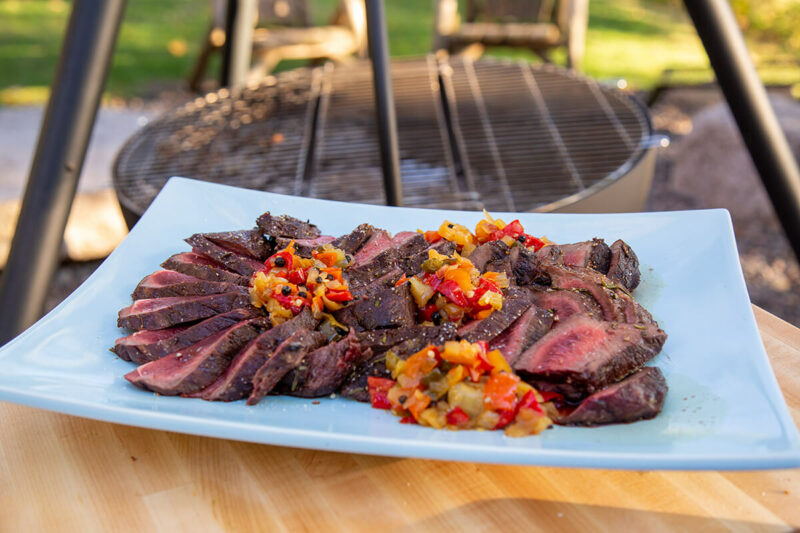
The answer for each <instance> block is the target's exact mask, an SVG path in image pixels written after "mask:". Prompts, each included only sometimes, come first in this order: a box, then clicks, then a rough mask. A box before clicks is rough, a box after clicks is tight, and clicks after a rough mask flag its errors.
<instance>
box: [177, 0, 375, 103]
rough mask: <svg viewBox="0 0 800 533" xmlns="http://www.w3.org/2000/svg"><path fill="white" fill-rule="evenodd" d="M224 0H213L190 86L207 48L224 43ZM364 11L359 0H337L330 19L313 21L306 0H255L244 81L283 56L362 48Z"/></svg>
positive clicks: (344, 55)
mask: <svg viewBox="0 0 800 533" xmlns="http://www.w3.org/2000/svg"><path fill="white" fill-rule="evenodd" d="M225 6H226V3H225V1H224V0H214V1H213V3H212V22H211V27H210V29H209V31H208V33H207V36H206V39H205V41H204V44H203V48H202V50H201V52H200V56H199V57H198V60H197V63H196V64H195V67H194V69H193V71H192V74H191V75H190V77H189V87H190V88H191V89H192V90H193V91H198V90H199V88H200V84H201V82H202V80H203V77H204V76H205V72H206V69H207V67H208V61H209V59H210V57H211V54H213V53H215V52H217V51H220V50H221V49H222V46H223V45H224V44H225V30H224V28H225ZM366 35H367V30H366V14H365V9H364V2H363V0H340V2H339V6H338V8H337V10H336V13H335V14H334V16H333V18H332V20H331V23H330V24H329V25H326V26H312V25H311V17H310V11H309V9H308V3H307V0H258V11H257V17H256V28H255V29H254V30H253V51H252V67H251V69H250V72H249V73H248V75H247V79H248V81H257V80H258V79H260V78H262V77H264V76H266V75H267V74H269V73H270V72H271V71H272V70H273V69H274V68H275V66H277V64H278V63H280V62H281V61H283V60H285V59H312V60H318V59H325V58H327V59H332V60H334V61H346V60H347V59H348V58H349V57H350V56H352V55H353V54H358V55H359V56H361V57H363V56H364V55H365V52H366Z"/></svg>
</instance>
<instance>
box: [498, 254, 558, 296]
mask: <svg viewBox="0 0 800 533" xmlns="http://www.w3.org/2000/svg"><path fill="white" fill-rule="evenodd" d="M511 252H512V253H511V256H510V259H511V273H512V274H513V275H512V276H511V277H512V278H513V279H514V281H515V282H516V283H517V285H522V286H531V285H549V284H550V278H549V277H548V276H547V275H546V274H545V273H543V272H542V269H541V268H540V265H541V264H543V263H551V261H549V260H543V259H542V258H543V257H548V258H549V257H551V256H554V257H556V258H558V260H557V261H556V263H555V264H561V262H560V257H561V253H562V252H561V250H560V249H558V248H557V247H555V246H545V247H544V248H542V249H541V250H539V251H538V252H535V253H534V252H532V251H530V250H528V249H527V248H520V247H515V248H514V249H513V250H512V251H511Z"/></svg>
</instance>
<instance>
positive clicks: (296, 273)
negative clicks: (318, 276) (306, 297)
mask: <svg viewBox="0 0 800 533" xmlns="http://www.w3.org/2000/svg"><path fill="white" fill-rule="evenodd" d="M286 279H287V280H288V281H289V282H291V283H294V284H295V285H302V284H303V283H305V282H306V272H305V271H304V270H301V269H299V268H298V269H297V270H292V271H290V272H289V273H288V274H287V275H286Z"/></svg>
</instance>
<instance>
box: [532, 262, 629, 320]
mask: <svg viewBox="0 0 800 533" xmlns="http://www.w3.org/2000/svg"><path fill="white" fill-rule="evenodd" d="M543 271H544V272H545V273H546V274H547V275H548V276H549V277H550V286H551V287H552V288H554V289H562V290H571V291H578V292H583V293H585V294H587V295H589V296H591V297H592V298H593V299H594V301H595V302H597V305H599V306H600V311H601V313H602V317H603V319H604V320H607V321H608V322H615V321H619V322H629V323H632V322H636V321H637V316H636V305H635V302H634V301H633V298H631V296H630V294H629V293H628V292H627V290H625V289H624V288H620V287H619V286H618V285H616V284H615V283H614V282H612V281H611V280H610V279H608V278H607V277H605V276H603V275H602V274H600V273H599V272H595V271H594V270H590V269H588V268H581V267H566V266H562V267H559V266H555V265H543Z"/></svg>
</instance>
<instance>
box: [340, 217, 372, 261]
mask: <svg viewBox="0 0 800 533" xmlns="http://www.w3.org/2000/svg"><path fill="white" fill-rule="evenodd" d="M376 231H378V230H376V229H375V228H374V227H373V226H370V225H369V224H361V225H359V226H358V227H357V228H356V229H354V230H353V231H351V232H350V233H348V234H347V235H342V236H341V237H337V238H336V239H334V240H333V241H332V242H331V245H332V246H334V247H336V248H340V249H341V250H344V253H346V254H350V255H355V254H356V252H358V251H359V250H361V248H363V246H364V245H365V244H366V243H367V241H368V240H369V239H370V237H372V235H373V234H374V233H375V232H376Z"/></svg>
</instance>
